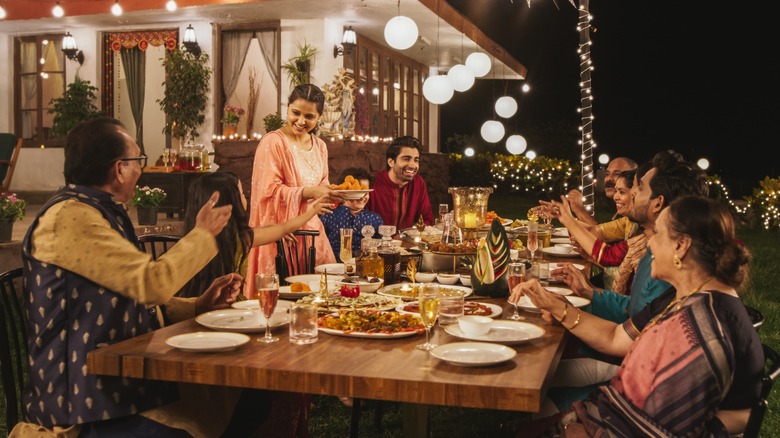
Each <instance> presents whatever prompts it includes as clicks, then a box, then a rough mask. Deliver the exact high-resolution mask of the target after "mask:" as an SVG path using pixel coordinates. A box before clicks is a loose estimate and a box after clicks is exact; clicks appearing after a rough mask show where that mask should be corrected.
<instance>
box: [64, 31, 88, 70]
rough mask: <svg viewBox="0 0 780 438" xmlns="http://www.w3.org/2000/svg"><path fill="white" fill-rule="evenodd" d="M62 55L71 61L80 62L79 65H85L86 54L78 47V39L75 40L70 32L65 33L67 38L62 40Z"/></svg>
mask: <svg viewBox="0 0 780 438" xmlns="http://www.w3.org/2000/svg"><path fill="white" fill-rule="evenodd" d="M62 53H64V54H65V57H67V58H68V59H70V60H71V61H78V62H79V64H84V52H82V51H81V50H79V48H78V47H77V46H76V39H75V38H73V35H71V34H70V32H65V36H64V37H63V38H62Z"/></svg>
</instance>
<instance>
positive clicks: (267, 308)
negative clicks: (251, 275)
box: [255, 274, 279, 344]
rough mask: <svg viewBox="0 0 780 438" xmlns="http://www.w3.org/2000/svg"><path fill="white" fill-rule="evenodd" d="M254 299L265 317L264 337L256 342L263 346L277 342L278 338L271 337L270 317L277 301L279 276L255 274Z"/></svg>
mask: <svg viewBox="0 0 780 438" xmlns="http://www.w3.org/2000/svg"><path fill="white" fill-rule="evenodd" d="M255 298H257V301H258V302H259V303H260V310H261V311H262V312H263V316H265V336H263V337H262V338H260V339H258V340H257V341H258V342H262V343H265V344H270V343H272V342H277V341H278V340H279V338H275V337H273V336H271V315H273V314H274V310H276V303H277V301H279V275H277V274H257V276H255Z"/></svg>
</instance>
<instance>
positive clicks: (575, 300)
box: [517, 295, 590, 313]
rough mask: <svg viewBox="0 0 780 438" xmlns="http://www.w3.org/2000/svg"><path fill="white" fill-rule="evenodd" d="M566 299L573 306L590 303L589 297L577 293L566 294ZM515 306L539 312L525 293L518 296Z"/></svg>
mask: <svg viewBox="0 0 780 438" xmlns="http://www.w3.org/2000/svg"><path fill="white" fill-rule="evenodd" d="M566 299H567V300H569V303H571V304H573V305H574V307H583V306H587V305H588V304H590V300H589V299H587V298H583V297H580V296H577V295H567V296H566ZM517 307H520V308H521V309H524V310H527V311H529V312H534V313H541V311H540V310H539V308H538V307H536V305H535V304H534V303H533V302H531V299H530V298H528V297H527V296H525V295H523V296H522V297H520V300H519V301H518V302H517Z"/></svg>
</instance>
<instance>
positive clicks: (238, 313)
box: [195, 309, 290, 333]
mask: <svg viewBox="0 0 780 438" xmlns="http://www.w3.org/2000/svg"><path fill="white" fill-rule="evenodd" d="M195 322H197V323H198V324H200V325H202V326H203V327H206V328H210V329H212V330H217V331H226V332H237V333H259V332H261V331H263V330H265V316H263V314H262V312H259V311H254V310H249V309H222V310H213V311H211V312H207V313H203V314H200V315H198V316H197V317H196V318H195ZM289 322H290V315H289V314H288V313H287V309H284V310H281V309H277V311H274V313H273V315H271V328H274V327H279V326H282V325H286V324H287V323H289Z"/></svg>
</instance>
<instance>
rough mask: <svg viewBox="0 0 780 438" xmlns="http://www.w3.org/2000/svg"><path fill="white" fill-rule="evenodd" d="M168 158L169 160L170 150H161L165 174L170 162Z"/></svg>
mask: <svg viewBox="0 0 780 438" xmlns="http://www.w3.org/2000/svg"><path fill="white" fill-rule="evenodd" d="M170 158H171V149H170V148H163V153H162V161H163V164H164V165H165V171H166V172H167V171H168V163H169V162H170Z"/></svg>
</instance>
